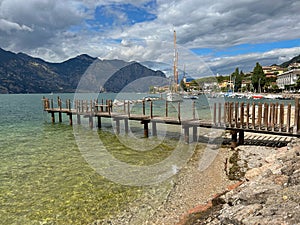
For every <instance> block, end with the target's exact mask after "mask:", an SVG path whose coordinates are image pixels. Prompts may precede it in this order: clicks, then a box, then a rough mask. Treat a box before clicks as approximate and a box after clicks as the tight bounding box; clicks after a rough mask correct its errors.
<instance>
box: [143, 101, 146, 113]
mask: <svg viewBox="0 0 300 225" xmlns="http://www.w3.org/2000/svg"><path fill="white" fill-rule="evenodd" d="M143 115H144V116H145V115H146V106H145V100H143Z"/></svg>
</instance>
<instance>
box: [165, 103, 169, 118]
mask: <svg viewBox="0 0 300 225" xmlns="http://www.w3.org/2000/svg"><path fill="white" fill-rule="evenodd" d="M165 111H166V117H168V101H166V110H165Z"/></svg>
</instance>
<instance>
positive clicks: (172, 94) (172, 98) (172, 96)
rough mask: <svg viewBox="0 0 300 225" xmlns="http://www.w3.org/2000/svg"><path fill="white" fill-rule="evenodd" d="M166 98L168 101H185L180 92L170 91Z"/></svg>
mask: <svg viewBox="0 0 300 225" xmlns="http://www.w3.org/2000/svg"><path fill="white" fill-rule="evenodd" d="M166 100H167V101H168V102H181V101H183V99H182V96H181V95H180V94H179V93H175V92H170V93H168V94H167V98H166Z"/></svg>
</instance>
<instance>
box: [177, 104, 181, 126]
mask: <svg viewBox="0 0 300 225" xmlns="http://www.w3.org/2000/svg"><path fill="white" fill-rule="evenodd" d="M177 112H178V120H179V121H180V119H181V115H180V102H178V111H177Z"/></svg>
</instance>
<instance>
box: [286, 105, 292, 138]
mask: <svg viewBox="0 0 300 225" xmlns="http://www.w3.org/2000/svg"><path fill="white" fill-rule="evenodd" d="M290 128H291V103H289V104H288V108H287V114H286V132H288V133H290V132H292V131H290Z"/></svg>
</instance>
